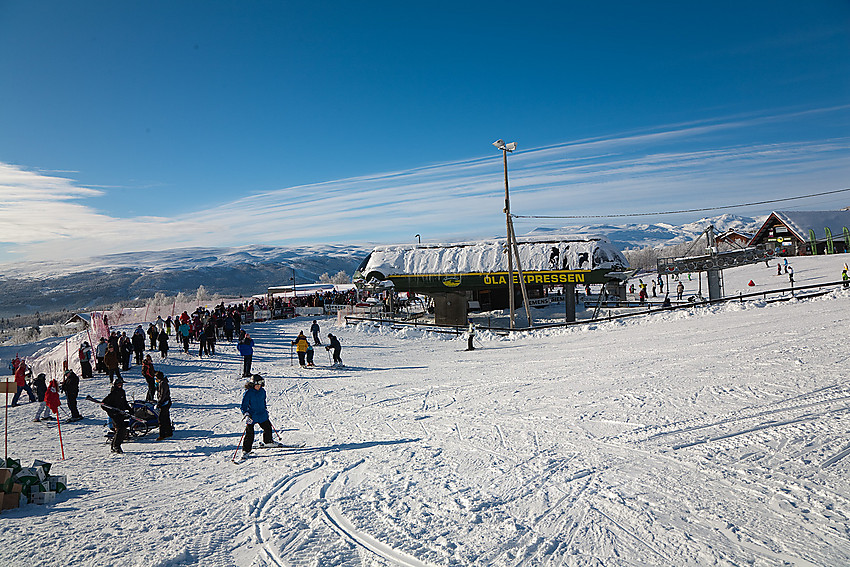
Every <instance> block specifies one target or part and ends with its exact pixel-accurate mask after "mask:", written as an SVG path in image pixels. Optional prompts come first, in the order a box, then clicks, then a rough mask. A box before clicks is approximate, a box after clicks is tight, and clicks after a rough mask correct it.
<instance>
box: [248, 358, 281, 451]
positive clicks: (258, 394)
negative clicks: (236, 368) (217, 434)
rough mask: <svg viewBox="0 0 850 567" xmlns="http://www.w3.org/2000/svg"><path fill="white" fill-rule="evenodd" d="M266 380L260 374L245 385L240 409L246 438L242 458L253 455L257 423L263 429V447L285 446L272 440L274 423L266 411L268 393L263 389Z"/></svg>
mask: <svg viewBox="0 0 850 567" xmlns="http://www.w3.org/2000/svg"><path fill="white" fill-rule="evenodd" d="M265 383H266V382H265V380H263V377H262V376H260V375H259V374H255V375H254V376H252V377H251V380H249V381H248V382H246V383H245V393H244V394H243V395H242V405H241V406H240V409H241V410H242V414H243V415H244V416H245V420H246V421H245V423H246V425H245V436H244V439H243V441H242V458H243V459H246V458H248V457H249V456H250V455H251V449H252V448H253V446H254V424H255V423H257V424H259V426H260V427H261V428H262V429H263V442H262V443H261V445H260V446H261V447H282V446H283V445H282V444H281V443H279V442H277V441H275V440H274V439H273V438H272V422H271V421H270V420H269V412H268V410H267V409H266V391H265V390H264V389H263V386H264V385H265Z"/></svg>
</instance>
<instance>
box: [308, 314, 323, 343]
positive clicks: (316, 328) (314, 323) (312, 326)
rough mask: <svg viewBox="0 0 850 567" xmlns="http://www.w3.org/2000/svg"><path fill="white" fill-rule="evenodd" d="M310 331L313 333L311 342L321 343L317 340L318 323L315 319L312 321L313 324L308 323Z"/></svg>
mask: <svg viewBox="0 0 850 567" xmlns="http://www.w3.org/2000/svg"><path fill="white" fill-rule="evenodd" d="M310 332H311V333H313V344H314V345H320V344H322V341H320V340H319V324H318V323H317V322H316V321H315V320H314V321H313V324H312V325H310Z"/></svg>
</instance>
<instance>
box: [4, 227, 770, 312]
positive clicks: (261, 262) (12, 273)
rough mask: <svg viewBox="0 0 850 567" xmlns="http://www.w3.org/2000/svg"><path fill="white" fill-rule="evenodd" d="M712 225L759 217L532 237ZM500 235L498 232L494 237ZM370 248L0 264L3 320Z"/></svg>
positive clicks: (265, 283) (667, 236) (612, 236)
mask: <svg viewBox="0 0 850 567" xmlns="http://www.w3.org/2000/svg"><path fill="white" fill-rule="evenodd" d="M709 224H713V225H714V227H715V228H716V229H717V231H718V232H723V231H725V230H727V229H730V228H737V229H739V230H743V231H745V232H754V231H755V230H756V228H758V226H759V225H760V222H757V221H756V220H755V219H752V218H748V217H739V216H735V215H721V216H719V217H713V218H706V219H701V220H699V221H696V222H693V223H689V224H686V225H682V226H674V225H669V224H627V225H585V226H570V227H563V228H559V229H551V228H536V229H534V230H532V231H530V232H528V233H527V235H528V236H542V235H554V234H565V235H572V236H581V235H587V236H600V235H601V236H605V237H606V238H608V239H609V240H610V241H611V243H612V244H613V245H614V246H615V247H616V248H619V249H621V250H625V249H630V248H643V247H646V246H663V245H670V244H679V243H682V242H688V241H690V240H693V239H695V238H696V237H698V236H699V235H700V234H701V233H702V232H703V231H704V230H705V228H706V227H707V226H708V225H709ZM497 237H499V235H497ZM372 249H373V246H372V245H371V244H356V243H355V244H344V245H315V246H301V247H279V246H261V245H248V246H240V247H236V248H176V249H171V250H159V251H144V252H125V253H121V254H109V255H103V256H92V257H90V258H75V259H68V260H65V261H39V262H15V263H6V264H0V283H2V285H3V289H4V293H3V294H2V295H0V317H10V316H14V315H17V314H31V313H35V312H36V311H38V312H41V313H44V312H52V311H61V310H69V311H80V310H90V309H96V308H99V307H103V306H111V305H112V304H114V303H116V302H118V301H124V300H128V299H138V298H147V297H153V295H154V294H156V293H157V292H163V293H166V294H168V295H176V294H177V293H178V292H184V293H190V292H193V291H194V290H196V289H198V287H199V286H201V285H203V286H204V288H205V289H206V290H207V291H209V292H210V293H219V294H222V295H234V296H240V295H241V296H250V295H253V294H257V293H263V292H265V290H266V289H267V288H268V287H269V286H273V285H288V284H291V283H292V282H293V279H292V278H294V281H295V282H296V283H313V282H315V281H317V280H318V279H319V276H321V275H322V274H324V273H327V274H329V275H334V274H336V273H337V272H340V271H344V272H345V273H347V274H352V273H353V272H354V270H355V269H356V268H357V266H358V265H359V264H360V262H361V261H362V260H363V259H364V258H365V257H366V255H367V254H369V252H370V251H371V250H372Z"/></svg>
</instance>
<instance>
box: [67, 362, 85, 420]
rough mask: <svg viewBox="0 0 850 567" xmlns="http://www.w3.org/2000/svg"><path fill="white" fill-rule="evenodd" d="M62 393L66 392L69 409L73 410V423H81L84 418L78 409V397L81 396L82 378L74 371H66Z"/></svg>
mask: <svg viewBox="0 0 850 567" xmlns="http://www.w3.org/2000/svg"><path fill="white" fill-rule="evenodd" d="M62 391H63V392H65V399H66V400H67V401H68V409H69V410H71V417H70V419H68V421H69V422H71V421H80V420H81V419H83V416H81V415H80V412H79V410H78V409H77V396H78V395H79V394H80V377H79V376H77V375H76V374H75V373H74V371H73V370H70V369H68V370H66V371H65V375H64V376H63V377H62Z"/></svg>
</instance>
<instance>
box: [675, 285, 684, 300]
mask: <svg viewBox="0 0 850 567" xmlns="http://www.w3.org/2000/svg"><path fill="white" fill-rule="evenodd" d="M683 293H685V286H684V285H683V284H682V282H679V285H677V286H676V299H678V300H679V301H682V294H683Z"/></svg>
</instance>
